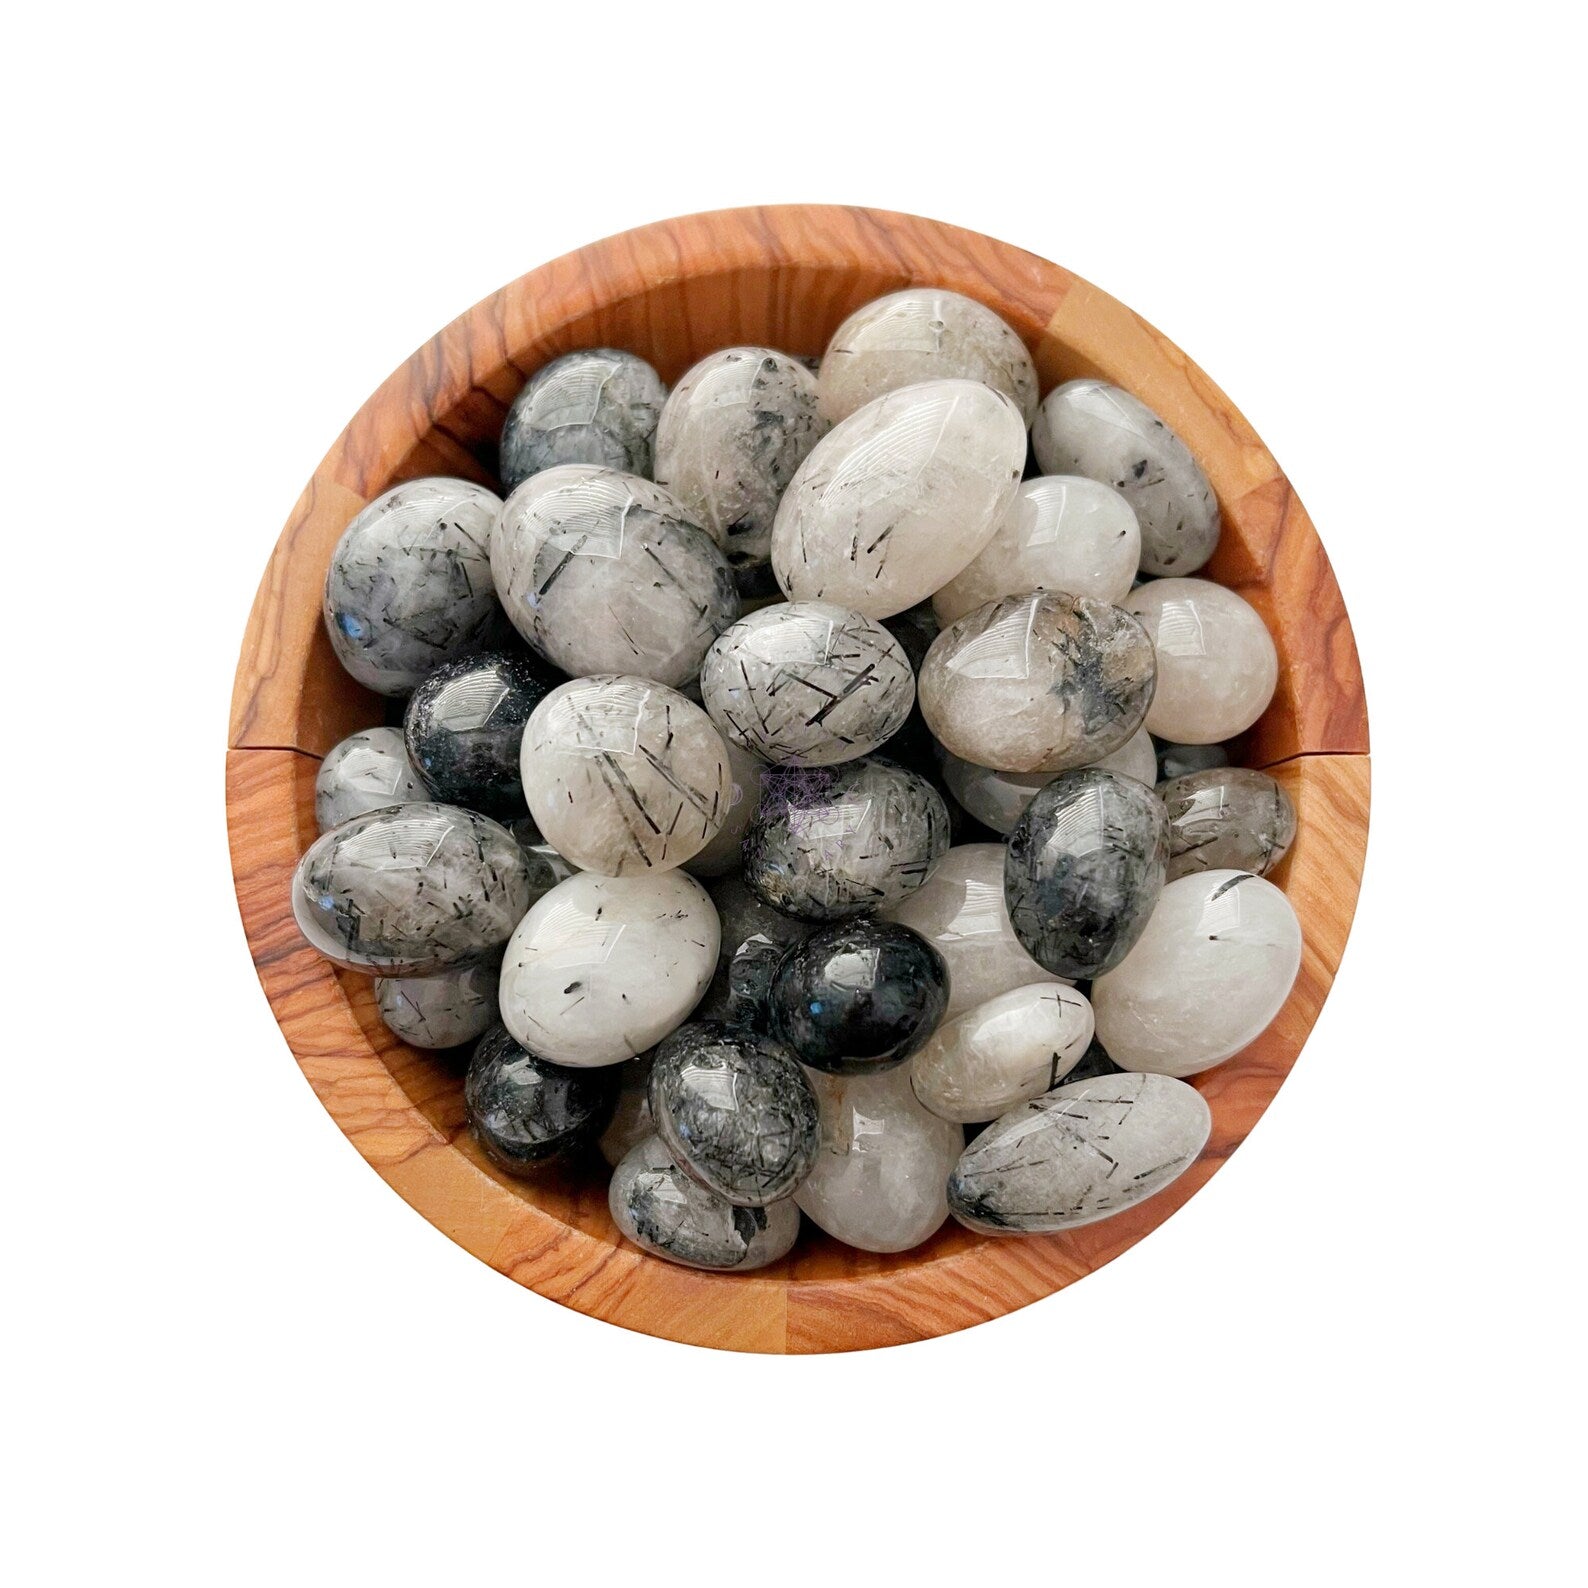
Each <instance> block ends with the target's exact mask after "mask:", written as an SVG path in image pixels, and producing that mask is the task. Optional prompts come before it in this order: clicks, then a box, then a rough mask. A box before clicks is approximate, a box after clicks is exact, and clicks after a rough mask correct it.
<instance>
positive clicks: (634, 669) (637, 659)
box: [490, 466, 739, 688]
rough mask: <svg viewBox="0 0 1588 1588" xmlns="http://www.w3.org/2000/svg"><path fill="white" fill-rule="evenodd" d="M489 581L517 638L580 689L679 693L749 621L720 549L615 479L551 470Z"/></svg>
mask: <svg viewBox="0 0 1588 1588" xmlns="http://www.w3.org/2000/svg"><path fill="white" fill-rule="evenodd" d="M490 544H491V572H492V575H493V576H494V578H495V580H496V589H497V593H498V594H499V595H500V596H501V600H502V605H503V607H504V608H505V609H506V611H507V615H508V617H509V618H510V619H511V620H512V623H513V627H514V628H516V629H517V630H518V632H519V633H520V634H521V635H522V636H523V637H524V639H525V640H527V641H528V642H529V644H530V645H531V646H533V647H534V649H535V650H537V651H538V652H539V653H540V654H541V655H542V656H544V657H545V658H546V660H547V661H549V662H550V663H551V664H552V665H553V666H554V667H559V668H561V669H562V671H563V672H565V673H567V674H568V675H569V676H570V677H571V678H582V677H586V676H588V675H590V674H592V673H635V674H638V675H639V676H641V677H642V678H654V679H655V680H656V681H657V682H658V683H662V684H669V685H672V686H673V687H674V688H681V687H683V686H685V685H687V684H689V683H691V682H693V680H694V678H695V675H696V674H697V673H698V672H699V671H700V663H701V660H702V658H703V657H704V656H705V654H706V650H707V648H708V647H709V646H710V644H711V642H712V641H713V640H714V639H716V637H717V636H718V635H719V634H721V633H722V631H723V630H724V629H725V628H727V627H728V625H729V624H730V623H732V622H733V621H734V620H735V619H736V618H737V617H738V616H739V592H738V590H737V588H736V587H735V585H734V580H733V571H732V569H730V568H729V566H728V560H727V558H726V557H724V556H723V554H722V550H721V548H720V547H719V546H718V545H717V543H716V542H715V541H714V540H713V539H712V538H711V536H710V535H709V534H708V533H707V532H706V531H705V530H704V529H702V528H701V527H700V526H699V525H698V524H696V523H693V522H692V521H691V520H690V517H689V515H688V513H687V512H686V511H685V509H684V507H683V505H682V504H681V503H680V502H679V501H678V500H677V498H675V497H673V496H671V495H670V494H669V493H668V492H666V491H664V490H662V489H661V487H660V486H656V485H653V484H651V482H650V481H649V480H641V479H637V478H636V477H635V476H633V475H631V474H618V473H615V472H614V471H613V470H611V469H597V468H586V467H574V466H569V467H564V468H557V469H548V470H546V471H545V472H544V473H542V474H536V475H533V476H531V477H530V478H529V479H528V480H526V481H525V482H524V483H523V484H522V485H521V486H519V487H518V489H517V490H515V491H514V492H513V494H512V495H511V496H510V497H509V498H508V499H507V502H506V504H505V505H504V506H503V508H502V514H501V518H500V520H499V521H498V523H497V526H496V529H495V532H494V533H493V534H492V536H491V543H490Z"/></svg>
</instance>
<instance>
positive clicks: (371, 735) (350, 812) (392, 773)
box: [314, 728, 430, 833]
mask: <svg viewBox="0 0 1588 1588" xmlns="http://www.w3.org/2000/svg"><path fill="white" fill-rule="evenodd" d="M429 798H430V794H429V791H428V790H427V789H426V788H425V786H424V784H423V783H421V782H420V781H419V774H418V773H417V772H415V771H414V769H413V766H412V765H411V764H410V763H409V760H408V752H407V751H406V750H405V749H404V748H403V736H402V730H401V729H400V728H364V729H361V730H360V731H359V732H358V733H353V734H349V735H348V737H347V738H345V739H344V740H342V742H341V743H340V744H338V745H335V746H333V747H332V749H331V750H330V752H329V753H328V754H327V755H326V758H325V759H324V760H323V761H322V762H321V763H320V770H319V771H318V772H317V773H316V774H315V778H314V820H315V825H316V826H317V827H318V828H319V829H320V831H321V832H322V833H327V832H329V831H330V830H331V829H332V828H333V827H335V826H337V825H338V824H339V823H341V822H345V821H346V820H347V819H348V817H350V816H362V815H363V814H364V812H365V811H378V810H384V809H385V808H386V807H387V806H388V805H411V804H412V803H413V802H414V801H415V800H428V799H429Z"/></svg>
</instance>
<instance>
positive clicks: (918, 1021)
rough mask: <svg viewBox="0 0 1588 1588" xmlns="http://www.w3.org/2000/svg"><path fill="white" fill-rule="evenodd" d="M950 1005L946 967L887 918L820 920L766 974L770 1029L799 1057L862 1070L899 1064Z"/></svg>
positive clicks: (816, 1064) (849, 1071)
mask: <svg viewBox="0 0 1588 1588" xmlns="http://www.w3.org/2000/svg"><path fill="white" fill-rule="evenodd" d="M947 1007H948V966H947V965H946V964H945V963H944V961H943V956H942V955H941V954H939V953H938V951H937V950H936V949H935V948H933V947H932V945H931V944H930V943H928V942H927V941H926V939H925V938H924V937H922V936H921V935H920V934H919V933H917V932H912V931H911V930H910V929H909V927H906V926H900V925H899V924H898V923H897V922H893V921H846V922H844V923H842V924H841V925H839V926H829V927H824V928H823V929H822V930H821V931H819V932H814V933H812V934H811V936H809V937H808V938H806V939H805V941H804V942H803V943H799V944H796V945H795V947H793V948H791V949H790V950H789V951H788V953H787V954H785V955H784V956H783V960H782V963H781V964H780V965H779V966H778V968H777V974H776V975H775V976H774V977H773V980H772V994H771V999H770V1008H771V1014H772V1034H773V1035H774V1036H775V1037H777V1038H778V1040H779V1041H781V1042H785V1043H787V1044H788V1046H789V1047H790V1048H791V1049H793V1051H794V1053H795V1055H796V1056H797V1057H798V1058H799V1060H800V1062H801V1063H802V1064H808V1065H810V1066H811V1067H812V1068H813V1069H817V1070H825V1071H827V1072H828V1073H829V1074H832V1075H865V1074H870V1073H873V1072H875V1071H877V1070H886V1069H891V1068H892V1067H893V1066H894V1065H895V1064H902V1063H903V1062H904V1060H905V1059H907V1058H909V1056H910V1055H911V1054H912V1053H914V1052H915V1051H916V1049H917V1048H919V1047H920V1046H921V1044H922V1043H923V1042H925V1041H926V1039H927V1037H928V1036H930V1035H931V1033H932V1031H933V1030H934V1028H935V1027H936V1026H937V1023H938V1021H939V1020H941V1019H942V1017H943V1011H944V1010H945V1009H946V1008H947Z"/></svg>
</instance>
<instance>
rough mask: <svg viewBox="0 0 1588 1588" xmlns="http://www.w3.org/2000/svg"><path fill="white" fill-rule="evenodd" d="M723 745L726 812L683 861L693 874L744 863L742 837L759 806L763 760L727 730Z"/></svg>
mask: <svg viewBox="0 0 1588 1588" xmlns="http://www.w3.org/2000/svg"><path fill="white" fill-rule="evenodd" d="M722 746H723V749H725V750H726V751H727V752H728V813H727V815H726V816H724V817H723V821H722V826H721V827H719V828H718V829H717V831H716V834H715V836H714V837H712V838H711V839H710V840H708V842H707V843H706V845H705V847H704V848H703V849H701V850H700V851H699V852H698V853H696V854H693V855H691V856H690V857H689V859H688V860H686V861H685V862H684V869H685V870H686V871H688V872H689V873H690V874H691V875H692V876H696V877H722V876H726V875H727V874H728V873H729V872H733V873H737V872H738V870H739V868H740V867H741V866H742V865H743V864H744V840H745V837H746V835H747V834H748V833H749V831H750V824H751V823H752V822H753V821H754V820H755V813H756V812H757V811H758V810H759V809H760V808H761V774H762V772H763V771H765V770H766V762H764V761H762V760H761V759H760V758H759V757H758V756H753V755H751V754H750V752H749V751H748V750H745V749H742V748H741V747H740V746H739V745H737V744H735V743H734V742H733V740H732V739H730V738H729V737H728V736H727V735H726V734H723V735H722Z"/></svg>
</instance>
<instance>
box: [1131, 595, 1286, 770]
mask: <svg viewBox="0 0 1588 1588" xmlns="http://www.w3.org/2000/svg"><path fill="white" fill-rule="evenodd" d="M1125 608H1126V610H1127V611H1129V612H1132V613H1134V614H1135V615H1136V617H1137V618H1138V619H1139V620H1140V621H1141V624H1142V627H1143V628H1145V629H1146V631H1147V633H1148V634H1149V635H1150V636H1151V637H1152V643H1153V649H1154V652H1155V653H1156V655H1157V659H1158V688H1157V692H1156V693H1155V694H1154V695H1153V697H1152V704H1151V706H1149V707H1148V710H1147V727H1148V730H1149V731H1150V732H1152V733H1154V734H1156V735H1157V737H1158V738H1160V739H1171V740H1174V741H1175V742H1177V743H1179V744H1216V743H1218V742H1219V741H1220V740H1223V739H1233V738H1234V737H1235V735H1236V734H1238V733H1244V732H1245V731H1246V730H1247V729H1248V728H1249V727H1251V725H1252V724H1253V723H1254V722H1256V721H1257V719H1258V718H1259V717H1260V716H1262V714H1263V713H1264V712H1265V711H1266V710H1267V709H1268V703H1269V701H1271V700H1272V699H1273V698H1274V688H1275V686H1276V684H1277V683H1278V682H1279V653H1278V652H1277V651H1276V650H1275V649H1274V641H1273V636H1272V635H1270V634H1269V632H1268V629H1267V626H1266V625H1265V624H1264V623H1263V620H1262V619H1261V618H1260V617H1259V616H1258V615H1257V613H1256V611H1255V610H1254V609H1253V608H1252V607H1251V606H1250V605H1249V604H1248V603H1247V602H1245V601H1243V600H1242V599H1241V598H1240V596H1238V595H1236V593H1235V592H1234V591H1233V590H1226V589H1225V588H1224V586H1223V585H1221V584H1214V583H1212V582H1211V581H1210V580H1207V579H1153V580H1151V581H1149V582H1148V583H1147V584H1144V585H1142V586H1141V588H1140V589H1139V590H1133V591H1132V592H1131V593H1130V595H1129V596H1127V597H1126V598H1125Z"/></svg>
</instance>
